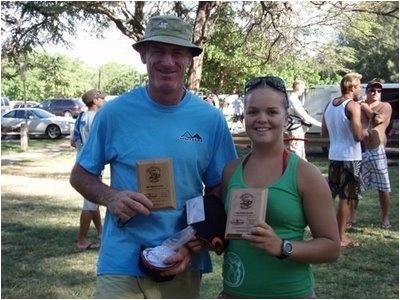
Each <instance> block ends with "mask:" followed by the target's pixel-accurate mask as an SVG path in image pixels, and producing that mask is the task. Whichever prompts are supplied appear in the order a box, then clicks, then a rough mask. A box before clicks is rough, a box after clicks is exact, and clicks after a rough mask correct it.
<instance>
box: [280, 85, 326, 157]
mask: <svg viewBox="0 0 400 300" xmlns="http://www.w3.org/2000/svg"><path fill="white" fill-rule="evenodd" d="M292 87H293V91H292V93H291V94H290V96H289V114H290V115H294V116H296V117H298V118H299V119H301V122H300V123H298V124H294V125H293V129H291V130H288V131H287V134H288V137H289V150H290V151H293V152H295V153H296V154H297V155H298V156H300V157H301V158H302V159H304V160H307V159H306V150H305V144H304V135H305V130H304V126H303V123H307V124H312V125H314V126H317V127H321V122H319V121H318V120H316V119H314V118H313V117H312V116H310V115H309V114H308V113H307V111H306V110H305V109H304V107H303V103H302V102H301V101H300V97H302V96H303V94H304V90H305V83H304V81H302V80H296V81H295V82H293V86H292Z"/></svg>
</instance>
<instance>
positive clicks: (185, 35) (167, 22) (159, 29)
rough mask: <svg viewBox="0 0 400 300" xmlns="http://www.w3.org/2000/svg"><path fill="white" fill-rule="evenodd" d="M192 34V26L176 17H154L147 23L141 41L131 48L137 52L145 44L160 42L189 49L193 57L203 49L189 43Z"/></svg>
mask: <svg viewBox="0 0 400 300" xmlns="http://www.w3.org/2000/svg"><path fill="white" fill-rule="evenodd" d="M192 34H193V28H192V26H191V25H190V24H189V23H187V22H184V21H183V20H182V19H180V18H178V17H175V16H171V15H164V16H154V17H151V18H150V19H149V22H148V23H147V26H146V30H145V33H144V37H143V39H142V40H141V41H139V42H137V43H135V44H133V45H132V47H133V49H135V50H136V51H139V50H140V46H142V45H143V44H144V43H146V42H160V43H166V44H172V45H177V46H182V47H186V48H189V49H190V50H191V51H192V53H193V56H197V55H199V54H200V53H201V52H202V51H203V49H202V48H200V47H198V46H196V45H195V44H193V43H192V42H191V40H192Z"/></svg>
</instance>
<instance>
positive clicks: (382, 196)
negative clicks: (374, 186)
mask: <svg viewBox="0 0 400 300" xmlns="http://www.w3.org/2000/svg"><path fill="white" fill-rule="evenodd" d="M378 192H379V202H380V205H381V211H382V221H381V223H382V226H383V227H384V226H390V218H389V213H390V211H389V207H390V206H389V201H390V195H389V193H388V192H383V191H378Z"/></svg>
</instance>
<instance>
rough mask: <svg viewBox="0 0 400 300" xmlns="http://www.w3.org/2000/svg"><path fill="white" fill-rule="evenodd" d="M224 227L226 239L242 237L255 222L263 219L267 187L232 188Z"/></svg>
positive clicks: (265, 210) (265, 208)
mask: <svg viewBox="0 0 400 300" xmlns="http://www.w3.org/2000/svg"><path fill="white" fill-rule="evenodd" d="M230 197H231V198H230V204H229V209H228V216H227V222H226V229H225V238H226V239H242V235H243V234H247V233H249V232H250V229H251V228H252V227H253V226H254V224H255V223H257V222H259V221H261V222H262V221H265V215H266V212H267V197H268V190H267V189H255V188H247V189H232V191H231V196H230Z"/></svg>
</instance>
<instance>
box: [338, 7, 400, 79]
mask: <svg viewBox="0 0 400 300" xmlns="http://www.w3.org/2000/svg"><path fill="white" fill-rule="evenodd" d="M360 6H361V4H360ZM371 10H373V11H374V13H373V14H371V13H370V11H371ZM398 10H399V3H398V2H397V1H396V2H391V1H383V2H379V3H376V2H373V3H371V2H368V3H364V4H363V6H361V7H360V12H359V13H357V14H356V15H355V17H354V19H355V22H354V25H353V26H352V27H350V28H349V27H348V26H344V27H343V28H342V29H341V35H340V39H339V45H340V46H342V47H348V48H351V49H354V50H355V53H354V57H353V59H351V60H350V61H349V62H348V63H347V66H348V67H349V68H350V69H352V70H355V71H357V72H359V73H361V74H362V75H363V81H364V82H367V81H370V80H372V79H374V78H378V79H381V80H383V81H385V82H398V81H399V74H398V70H399V18H398ZM392 11H397V18H396V17H393V16H392V15H391V14H390V13H389V12H392Z"/></svg>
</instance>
